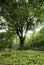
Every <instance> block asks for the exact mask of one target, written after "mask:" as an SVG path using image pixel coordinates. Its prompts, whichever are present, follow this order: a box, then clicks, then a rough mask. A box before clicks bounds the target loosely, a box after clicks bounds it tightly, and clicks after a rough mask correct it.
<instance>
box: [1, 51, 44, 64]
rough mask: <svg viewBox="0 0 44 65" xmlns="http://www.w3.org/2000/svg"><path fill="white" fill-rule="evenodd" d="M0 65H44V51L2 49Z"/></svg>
mask: <svg viewBox="0 0 44 65" xmlns="http://www.w3.org/2000/svg"><path fill="white" fill-rule="evenodd" d="M0 65H44V51H32V50H27V51H25V50H22V51H19V50H17V51H14V50H5V51H3V50H2V51H0Z"/></svg>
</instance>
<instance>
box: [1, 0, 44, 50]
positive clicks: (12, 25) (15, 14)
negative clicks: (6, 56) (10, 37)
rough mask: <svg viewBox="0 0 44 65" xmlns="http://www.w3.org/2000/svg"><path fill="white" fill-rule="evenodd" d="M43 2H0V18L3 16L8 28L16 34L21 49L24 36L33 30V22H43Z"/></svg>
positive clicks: (8, 0) (14, 0)
mask: <svg viewBox="0 0 44 65" xmlns="http://www.w3.org/2000/svg"><path fill="white" fill-rule="evenodd" d="M43 11H44V1H43V0H0V16H3V17H4V18H5V19H6V21H7V24H8V28H9V29H10V30H11V31H13V32H16V34H17V35H18V36H19V39H20V48H21V49H22V48H23V45H24V41H25V35H26V32H27V31H28V30H29V29H33V27H34V26H35V22H36V23H37V22H39V21H41V22H42V21H43V20H44V12H43Z"/></svg>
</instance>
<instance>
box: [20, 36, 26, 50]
mask: <svg viewBox="0 0 44 65" xmlns="http://www.w3.org/2000/svg"><path fill="white" fill-rule="evenodd" d="M19 39H20V48H19V49H20V50H22V49H23V47H24V41H25V37H22V36H20V37H19Z"/></svg>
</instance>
